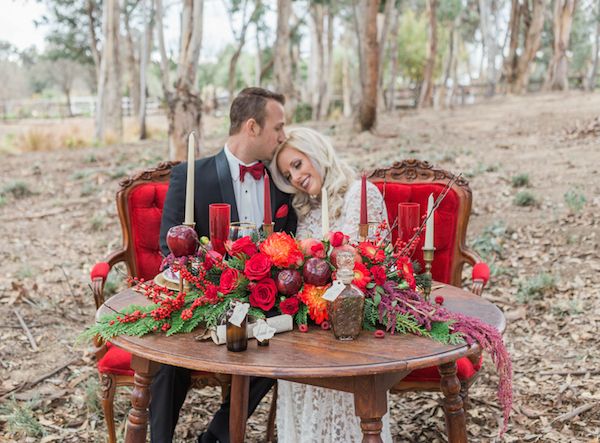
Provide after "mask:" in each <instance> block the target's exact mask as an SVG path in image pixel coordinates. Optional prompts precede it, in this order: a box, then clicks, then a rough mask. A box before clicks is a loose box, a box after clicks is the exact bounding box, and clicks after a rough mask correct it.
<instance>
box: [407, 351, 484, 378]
mask: <svg viewBox="0 0 600 443" xmlns="http://www.w3.org/2000/svg"><path fill="white" fill-rule="evenodd" d="M482 360H483V359H482V357H480V358H479V362H478V363H477V364H476V365H474V364H473V363H471V360H469V359H468V358H467V357H463V358H459V359H458V360H456V375H457V376H458V379H459V380H467V379H469V378H471V377H473V376H474V375H475V374H477V371H479V370H480V369H481V363H482ZM402 381H412V382H415V381H417V382H419V381H420V382H426V381H440V372H439V370H438V368H437V366H430V367H428V368H423V369H416V370H414V371H412V372H411V373H410V374H408V375H407V376H406V377H405V378H403V379H402Z"/></svg>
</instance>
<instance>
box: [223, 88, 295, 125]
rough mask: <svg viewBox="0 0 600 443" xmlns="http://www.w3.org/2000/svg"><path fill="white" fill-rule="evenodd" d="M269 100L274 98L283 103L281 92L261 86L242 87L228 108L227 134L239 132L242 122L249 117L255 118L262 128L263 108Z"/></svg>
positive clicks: (263, 119)
mask: <svg viewBox="0 0 600 443" xmlns="http://www.w3.org/2000/svg"><path fill="white" fill-rule="evenodd" d="M269 100H275V101H276V102H279V103H281V105H285V97H284V96H283V94H278V93H276V92H272V91H269V90H268V89H263V88H245V89H242V91H240V93H239V94H238V95H237V97H236V98H235V99H234V100H233V103H231V108H230V109H229V121H230V124H229V135H234V134H237V133H238V132H240V129H241V127H242V124H244V122H245V121H247V120H248V119H251V118H253V119H254V120H256V123H258V125H259V126H260V127H261V128H262V127H263V125H264V124H265V114H266V111H265V108H266V106H267V101H269Z"/></svg>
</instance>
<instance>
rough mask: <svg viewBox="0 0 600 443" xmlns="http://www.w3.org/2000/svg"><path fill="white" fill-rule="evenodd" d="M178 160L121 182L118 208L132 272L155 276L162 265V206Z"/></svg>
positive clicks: (126, 257)
mask: <svg viewBox="0 0 600 443" xmlns="http://www.w3.org/2000/svg"><path fill="white" fill-rule="evenodd" d="M177 163H178V162H164V163H161V164H159V165H158V167H156V168H153V169H149V170H146V171H142V172H140V173H138V174H136V175H135V176H133V177H130V178H127V179H125V180H122V181H121V182H120V186H121V189H120V190H119V191H118V192H117V211H118V214H119V220H120V222H121V229H122V232H123V249H124V253H125V263H126V264H127V269H128V271H129V275H131V276H132V277H138V278H143V279H146V280H147V279H152V278H154V276H155V275H156V274H158V270H159V267H160V263H161V261H162V255H161V253H160V246H159V235H160V221H161V217H162V209H163V205H164V203H165V198H166V195H167V189H168V187H169V178H170V176H171V169H172V168H173V166H175V165H176V164H177Z"/></svg>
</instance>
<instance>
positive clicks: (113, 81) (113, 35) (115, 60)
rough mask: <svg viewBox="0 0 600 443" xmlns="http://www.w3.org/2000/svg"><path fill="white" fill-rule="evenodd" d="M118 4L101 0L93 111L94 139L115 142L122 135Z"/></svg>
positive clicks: (113, 0)
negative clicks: (101, 36) (100, 45)
mask: <svg viewBox="0 0 600 443" xmlns="http://www.w3.org/2000/svg"><path fill="white" fill-rule="evenodd" d="M119 15H120V10H119V1H118V0H105V2H104V11H103V18H104V20H103V29H104V31H103V33H104V47H103V50H102V58H101V62H100V82H99V84H98V100H97V112H96V134H95V135H96V140H99V141H103V142H106V141H115V140H120V139H121V137H122V135H123V110H122V105H121V69H120V59H119Z"/></svg>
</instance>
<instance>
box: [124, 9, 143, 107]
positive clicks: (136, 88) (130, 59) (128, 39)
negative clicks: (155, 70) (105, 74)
mask: <svg viewBox="0 0 600 443" xmlns="http://www.w3.org/2000/svg"><path fill="white" fill-rule="evenodd" d="M135 6H137V5H135ZM135 6H134V7H133V8H131V9H130V10H129V11H127V10H126V9H125V8H124V9H125V10H124V11H123V22H124V25H125V53H126V56H125V62H126V63H127V70H128V71H129V99H130V103H131V109H132V115H136V116H137V115H139V113H140V60H139V57H138V56H137V55H136V52H137V51H136V44H135V42H134V41H133V36H132V35H131V26H130V24H129V19H130V15H131V14H132V13H133V10H134V9H135Z"/></svg>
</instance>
